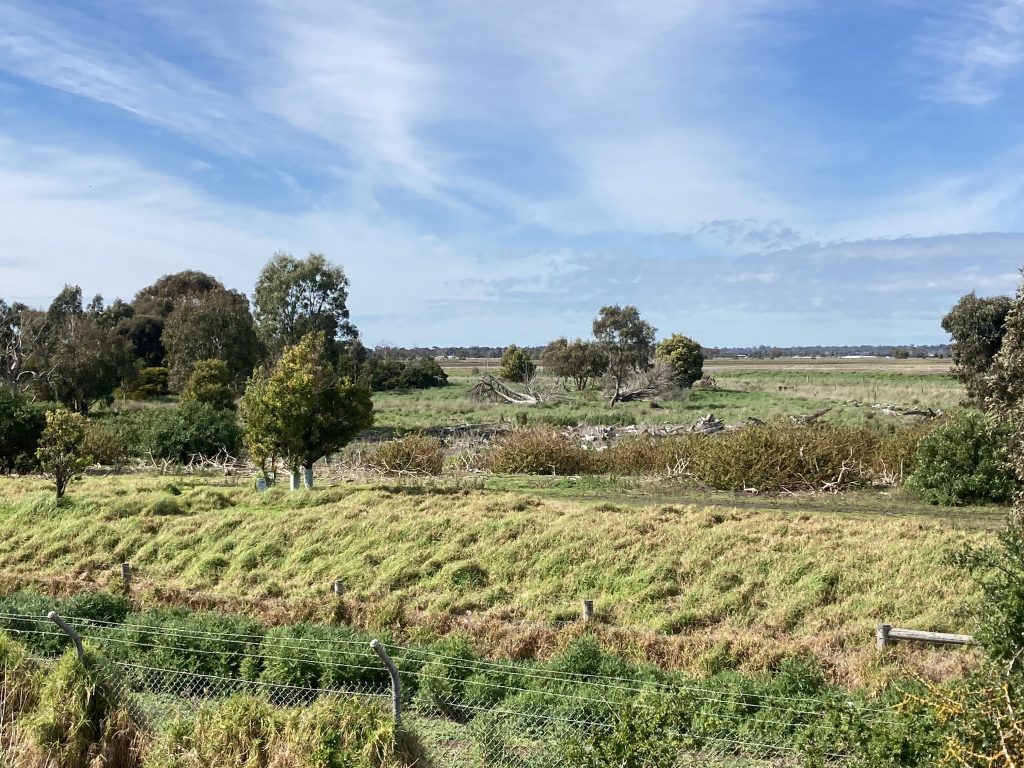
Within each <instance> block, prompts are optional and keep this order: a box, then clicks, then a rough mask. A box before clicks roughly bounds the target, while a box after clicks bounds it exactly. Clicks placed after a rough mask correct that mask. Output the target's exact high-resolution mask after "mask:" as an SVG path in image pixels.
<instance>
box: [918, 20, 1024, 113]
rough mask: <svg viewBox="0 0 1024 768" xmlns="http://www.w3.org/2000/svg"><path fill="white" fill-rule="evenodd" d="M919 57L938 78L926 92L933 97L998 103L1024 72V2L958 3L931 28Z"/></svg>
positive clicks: (967, 102)
mask: <svg viewBox="0 0 1024 768" xmlns="http://www.w3.org/2000/svg"><path fill="white" fill-rule="evenodd" d="M937 7H938V8H939V9H942V8H944V6H942V5H939V6H937ZM932 8H933V9H934V8H935V6H933V7H932ZM940 13H941V12H940ZM917 53H918V55H919V56H921V57H923V58H924V60H925V61H926V69H927V70H928V71H930V72H932V73H933V75H932V77H933V82H932V83H931V84H930V85H929V86H928V88H927V89H926V92H927V95H928V96H929V97H931V98H934V99H937V100H939V101H950V102H957V103H961V104H972V105H981V104H987V103H988V102H990V101H992V100H994V99H996V98H998V97H999V96H1000V94H1001V92H1002V89H1003V87H1004V86H1005V84H1006V82H1007V81H1008V80H1009V79H1010V78H1011V77H1012V76H1015V75H1019V74H1020V72H1021V68H1022V67H1024V2H1021V0H964V2H957V3H954V4H953V5H952V6H951V7H950V8H948V9H947V10H946V12H945V13H941V15H940V16H939V17H938V18H937V19H935V20H933V21H932V22H931V23H930V24H928V25H927V27H926V31H925V32H924V33H923V34H922V36H921V37H920V39H919V40H918V42H917Z"/></svg>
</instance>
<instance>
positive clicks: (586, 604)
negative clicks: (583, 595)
mask: <svg viewBox="0 0 1024 768" xmlns="http://www.w3.org/2000/svg"><path fill="white" fill-rule="evenodd" d="M583 620H584V621H593V620H594V601H593V600H584V601H583Z"/></svg>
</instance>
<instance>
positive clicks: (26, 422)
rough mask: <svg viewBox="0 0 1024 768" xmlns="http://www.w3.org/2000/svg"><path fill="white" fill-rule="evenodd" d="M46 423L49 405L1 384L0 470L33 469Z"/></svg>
mask: <svg viewBox="0 0 1024 768" xmlns="http://www.w3.org/2000/svg"><path fill="white" fill-rule="evenodd" d="M45 426H46V408H45V407H44V406H42V405H40V404H38V403H34V402H32V401H31V400H30V399H29V397H28V396H27V395H24V394H22V393H20V392H18V391H16V390H15V389H13V388H11V387H8V386H6V385H0V472H3V473H10V472H31V471H32V470H34V469H35V468H36V466H37V462H36V456H35V453H36V448H37V447H38V446H39V438H40V436H41V435H42V434H43V428H44V427H45Z"/></svg>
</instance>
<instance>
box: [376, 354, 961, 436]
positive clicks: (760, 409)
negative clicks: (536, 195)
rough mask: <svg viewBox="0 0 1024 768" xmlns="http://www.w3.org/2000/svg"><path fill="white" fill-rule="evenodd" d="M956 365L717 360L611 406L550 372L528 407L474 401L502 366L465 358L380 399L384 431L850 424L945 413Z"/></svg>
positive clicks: (955, 397)
mask: <svg viewBox="0 0 1024 768" xmlns="http://www.w3.org/2000/svg"><path fill="white" fill-rule="evenodd" d="M469 363H474V364H473V365H469ZM948 369H949V362H948V361H944V360H939V361H937V360H890V359H878V360H867V359H857V360H842V361H837V360H834V359H821V360H810V359H799V360H764V361H752V360H727V361H717V360H715V361H709V362H708V363H707V364H706V366H705V372H706V373H708V374H710V375H712V376H714V377H715V379H716V380H717V382H718V385H719V389H718V390H717V391H706V390H705V391H702V390H695V391H692V392H687V393H684V396H683V397H681V398H679V399H674V400H672V399H670V400H662V401H659V402H658V405H660V406H661V407H660V408H652V407H651V405H650V404H649V403H622V404H619V405H617V406H615V407H614V408H613V407H610V406H608V404H607V402H606V401H605V399H604V398H603V397H602V396H601V394H600V392H598V391H596V390H589V391H586V392H582V393H578V392H567V391H564V390H556V389H555V386H554V382H552V381H546V380H544V379H543V377H541V381H540V382H539V387H541V388H544V389H548V390H552V391H553V394H554V395H555V397H554V398H553V399H552V402H550V403H546V404H543V405H540V406H532V407H529V408H524V407H522V406H513V405H505V404H494V403H481V402H478V401H476V400H473V399H472V398H470V396H469V392H470V389H471V388H472V386H473V384H474V383H475V382H476V381H477V379H478V378H479V374H480V373H485V372H488V371H489V372H491V373H495V372H496V371H497V367H496V362H495V361H458V364H453V365H450V366H447V367H446V370H447V371H448V374H449V377H450V382H451V383H450V384H449V386H447V387H444V388H441V389H434V390H420V391H415V392H383V393H378V394H376V395H375V396H374V403H375V411H376V426H377V428H378V430H380V431H382V432H384V433H389V432H392V431H398V432H401V431H408V430H417V429H429V428H431V427H440V426H456V425H461V424H480V423H493V422H500V421H509V422H511V421H515V419H516V415H517V414H519V413H524V412H525V413H527V416H528V418H529V420H530V422H531V423H550V424H558V425H575V424H578V423H586V424H641V423H652V424H686V423H691V422H693V421H695V420H696V419H698V418H700V417H701V416H703V415H705V414H707V413H714V414H715V416H717V417H718V418H720V419H723V420H725V421H726V422H728V423H738V422H742V421H743V420H744V419H746V418H748V417H751V416H753V417H756V418H759V419H764V420H768V419H772V418H779V417H788V416H798V415H806V414H810V413H815V412H816V411H820V410H823V409H825V408H831V409H832V410H831V411H830V412H829V413H828V414H827V415H826V416H825V419H826V420H829V421H836V422H846V423H851V422H859V421H864V420H866V419H872V418H890V417H885V416H882V415H880V414H879V411H878V409H872V408H871V407H870V406H871V405H873V404H893V405H897V406H900V407H904V408H907V407H921V408H934V409H937V410H943V411H947V410H950V409H952V408H955V407H957V405H958V404H959V403H960V401H961V400H962V399H963V396H964V392H963V388H962V387H961V386H960V384H959V383H958V382H957V381H956V380H955V379H952V378H950V377H949V376H948V374H947V372H948ZM474 371H476V373H474Z"/></svg>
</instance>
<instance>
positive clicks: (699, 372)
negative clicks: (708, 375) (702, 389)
mask: <svg viewBox="0 0 1024 768" xmlns="http://www.w3.org/2000/svg"><path fill="white" fill-rule="evenodd" d="M655 356H656V357H657V358H658V359H659V360H663V361H664V362H665V363H666V364H667V365H668V366H669V368H670V369H671V370H672V380H673V382H674V383H675V384H676V386H679V387H683V388H684V389H685V388H687V387H690V386H691V385H692V384H693V382H695V381H699V380H700V377H701V376H703V375H704V350H702V349H701V346H700V344H698V343H697V342H696V341H694V340H693V339H691V338H690V337H689V336H683V335H682V334H681V333H673V334H672V335H671V336H669V337H668V338H667V339H665V340H664V341H662V342H661V343H660V344H659V345H658V349H657V351H656V353H655Z"/></svg>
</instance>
